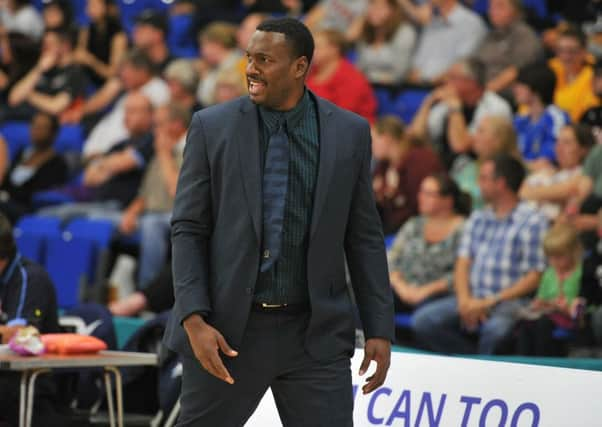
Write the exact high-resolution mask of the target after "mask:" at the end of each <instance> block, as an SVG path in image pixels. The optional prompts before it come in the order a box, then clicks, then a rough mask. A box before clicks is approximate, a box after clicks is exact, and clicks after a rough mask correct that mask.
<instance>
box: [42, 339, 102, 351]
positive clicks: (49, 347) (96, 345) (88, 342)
mask: <svg viewBox="0 0 602 427" xmlns="http://www.w3.org/2000/svg"><path fill="white" fill-rule="evenodd" d="M41 338H42V342H43V343H44V346H45V347H46V353H52V354H90V353H98V352H99V351H101V350H106V349H107V344H106V343H105V342H104V341H103V340H101V339H98V338H96V337H92V336H89V335H80V334H43V335H42V337H41Z"/></svg>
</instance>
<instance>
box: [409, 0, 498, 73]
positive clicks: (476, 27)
mask: <svg viewBox="0 0 602 427" xmlns="http://www.w3.org/2000/svg"><path fill="white" fill-rule="evenodd" d="M431 4H432V6H433V15H432V17H431V19H430V21H429V22H428V23H427V24H426V25H425V26H424V27H423V28H422V31H421V33H420V37H419V39H418V45H417V48H416V52H415V54H414V59H413V63H412V72H411V74H410V76H409V78H408V79H409V81H411V82H413V83H427V84H428V83H437V82H439V81H440V80H441V78H442V77H443V74H444V73H445V72H446V71H447V69H448V68H449V67H450V66H451V65H452V64H453V63H454V62H456V61H458V60H459V59H461V58H466V57H468V56H470V55H471V54H472V53H474V52H475V51H476V49H477V48H478V47H479V45H480V44H481V41H482V40H483V38H484V37H485V35H486V34H487V27H486V26H485V24H484V23H483V20H482V19H481V18H480V17H479V16H478V15H477V14H476V13H474V12H473V11H471V10H470V9H468V8H466V7H465V6H463V5H462V4H461V3H460V2H459V1H458V0H431Z"/></svg>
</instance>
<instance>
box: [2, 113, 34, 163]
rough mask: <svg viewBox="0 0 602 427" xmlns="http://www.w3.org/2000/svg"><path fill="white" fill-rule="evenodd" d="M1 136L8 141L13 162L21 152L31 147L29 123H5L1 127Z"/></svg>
mask: <svg viewBox="0 0 602 427" xmlns="http://www.w3.org/2000/svg"><path fill="white" fill-rule="evenodd" d="M0 135H2V136H3V137H4V139H5V140H6V144H7V145H8V154H9V158H10V159H11V161H13V160H14V159H15V156H16V155H17V153H18V152H19V150H21V149H22V148H24V147H27V146H28V145H29V123H27V122H12V121H9V122H5V123H4V124H3V125H1V126H0Z"/></svg>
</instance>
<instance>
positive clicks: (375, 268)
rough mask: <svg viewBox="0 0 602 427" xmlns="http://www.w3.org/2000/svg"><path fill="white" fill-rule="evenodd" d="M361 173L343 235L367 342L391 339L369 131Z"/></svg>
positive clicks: (364, 140)
mask: <svg viewBox="0 0 602 427" xmlns="http://www.w3.org/2000/svg"><path fill="white" fill-rule="evenodd" d="M361 144H362V146H361V152H360V153H359V154H360V156H361V160H360V172H359V176H358V180H357V182H356V184H355V189H354V190H353V198H352V200H351V209H350V212H349V219H348V222H347V230H346V234H345V253H346V255H347V262H348V265H349V272H350V274H351V283H352V286H353V290H354V293H355V297H356V300H357V305H358V308H359V312H360V318H361V321H362V324H363V327H364V333H365V336H366V338H375V337H380V338H386V339H390V340H393V338H394V322H395V321H394V314H393V294H392V291H391V288H390V286H389V273H388V270H387V258H386V253H385V245H384V238H383V231H382V226H381V223H380V219H379V217H378V213H377V210H376V204H375V201H374V194H373V192H372V180H371V177H370V159H371V147H370V129H369V127H368V126H365V132H364V136H363V138H362V139H361Z"/></svg>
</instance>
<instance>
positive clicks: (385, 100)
mask: <svg viewBox="0 0 602 427" xmlns="http://www.w3.org/2000/svg"><path fill="white" fill-rule="evenodd" d="M374 95H375V96H376V101H377V102H378V115H379V116H383V115H386V114H393V112H394V108H393V102H392V100H391V98H392V97H391V92H390V91H389V90H388V89H385V88H376V89H375V90H374Z"/></svg>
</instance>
